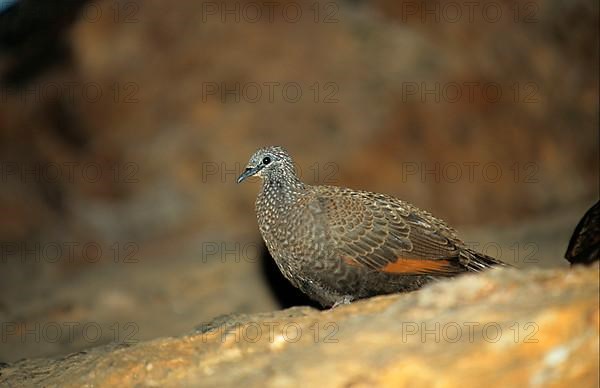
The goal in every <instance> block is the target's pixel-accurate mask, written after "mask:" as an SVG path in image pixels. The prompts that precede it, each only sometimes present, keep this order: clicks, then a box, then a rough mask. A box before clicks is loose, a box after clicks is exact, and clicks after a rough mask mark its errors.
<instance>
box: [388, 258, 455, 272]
mask: <svg viewBox="0 0 600 388" xmlns="http://www.w3.org/2000/svg"><path fill="white" fill-rule="evenodd" d="M381 271H382V272H387V273H394V274H405V275H410V274H412V275H442V276H443V275H455V274H456V273H457V272H460V271H458V270H457V268H456V266H454V265H452V263H451V262H450V261H449V260H427V259H407V258H403V257H400V258H398V259H397V260H396V261H394V262H392V263H389V264H386V265H385V266H384V267H383V268H381Z"/></svg>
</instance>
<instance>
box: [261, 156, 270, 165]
mask: <svg viewBox="0 0 600 388" xmlns="http://www.w3.org/2000/svg"><path fill="white" fill-rule="evenodd" d="M269 163H271V158H269V157H268V156H265V158H264V159H263V164H264V165H267V164H269Z"/></svg>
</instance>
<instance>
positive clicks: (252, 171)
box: [237, 165, 262, 183]
mask: <svg viewBox="0 0 600 388" xmlns="http://www.w3.org/2000/svg"><path fill="white" fill-rule="evenodd" d="M260 170H262V166H261V165H258V166H256V167H252V168H251V167H247V168H246V169H245V170H244V172H243V173H242V175H240V177H239V178H238V179H237V183H242V182H243V181H245V180H246V178H248V177H251V176H252V175H254V174H256V173H257V172H259V171H260Z"/></svg>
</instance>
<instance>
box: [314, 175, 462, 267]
mask: <svg viewBox="0 0 600 388" xmlns="http://www.w3.org/2000/svg"><path fill="white" fill-rule="evenodd" d="M317 199H318V203H319V207H320V209H321V211H322V212H323V213H324V216H325V220H326V223H327V226H328V237H329V239H330V242H331V243H332V246H333V247H334V249H335V250H336V253H337V254H338V255H339V256H340V259H341V260H344V261H345V262H346V263H347V264H350V265H357V266H364V267H367V268H369V269H371V270H375V271H381V272H386V273H393V274H404V275H436V276H449V275H455V274H458V273H460V272H464V271H465V268H464V266H462V265H461V263H460V260H459V256H460V248H459V247H457V245H456V243H455V241H456V239H455V236H454V232H453V230H452V229H450V228H449V227H447V226H446V225H445V224H443V222H442V221H440V220H437V219H435V218H433V217H432V216H431V215H429V214H428V213H425V212H422V211H419V210H418V209H416V208H414V207H412V206H410V205H408V204H406V203H404V202H402V201H400V200H398V199H395V198H392V197H389V196H386V195H383V194H375V193H368V192H357V191H352V190H349V189H338V188H333V187H331V188H324V189H322V190H321V191H320V192H319V193H318V194H317Z"/></svg>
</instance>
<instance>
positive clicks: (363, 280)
mask: <svg viewBox="0 0 600 388" xmlns="http://www.w3.org/2000/svg"><path fill="white" fill-rule="evenodd" d="M252 175H257V176H259V177H261V178H262V188H261V190H260V192H259V194H258V197H257V200H256V214H257V218H258V226H259V229H260V233H261V235H262V237H263V239H264V241H265V243H266V245H267V248H268V249H269V252H270V253H271V256H273V259H274V260H275V262H276V263H277V266H278V267H279V269H280V270H281V272H282V273H283V275H284V276H285V277H286V278H287V279H288V280H289V281H290V282H291V283H292V284H293V285H294V286H296V287H298V288H299V289H300V290H302V291H303V292H304V293H306V294H307V295H308V296H310V297H311V298H313V299H315V300H316V301H318V302H319V303H321V304H322V305H323V306H331V305H336V304H339V303H347V302H349V301H351V300H354V299H360V298H365V297H370V296H374V295H379V294H389V293H394V292H403V291H412V290H415V289H418V288H420V287H421V286H423V285H424V284H426V283H428V282H430V281H432V280H435V279H438V278H443V277H448V276H455V275H459V274H461V273H465V272H469V271H472V272H477V271H481V270H484V269H486V268H489V267H491V266H495V265H503V263H501V262H500V261H497V260H496V259H494V258H491V257H489V256H486V255H483V254H481V253H478V252H475V251H473V250H471V249H469V248H467V247H466V245H465V244H464V243H463V242H462V241H461V240H460V239H459V238H458V237H457V236H456V232H455V231H454V230H453V229H452V228H450V227H449V226H447V225H446V224H445V223H444V222H443V221H441V220H439V219H437V218H435V217H433V216H432V215H431V214H429V213H427V212H425V211H422V210H420V209H418V208H416V207H414V206H412V205H410V204H409V203H406V202H404V201H401V200H399V199H396V198H394V197H391V196H388V195H384V194H376V193H371V192H367V191H357V190H351V189H347V188H341V187H335V186H312V185H307V184H305V183H303V182H302V181H300V180H299V179H298V177H297V176H296V173H295V170H294V165H293V162H292V159H291V157H290V156H289V155H288V153H287V152H286V151H285V150H284V149H283V148H281V147H268V148H262V149H259V150H258V151H256V152H255V153H254V155H252V157H251V158H250V161H249V163H248V166H247V168H246V170H245V171H244V172H243V173H242V175H241V176H240V177H239V179H238V183H239V182H241V181H243V180H244V179H246V178H247V177H249V176H252Z"/></svg>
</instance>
